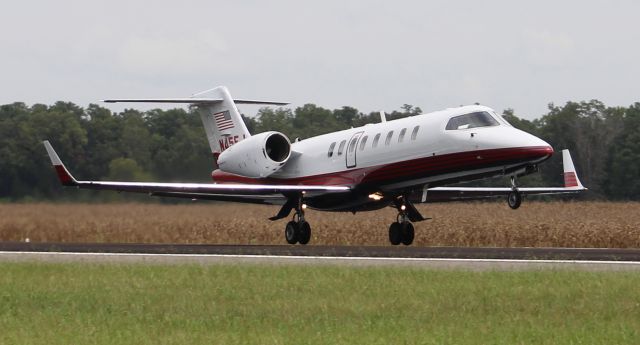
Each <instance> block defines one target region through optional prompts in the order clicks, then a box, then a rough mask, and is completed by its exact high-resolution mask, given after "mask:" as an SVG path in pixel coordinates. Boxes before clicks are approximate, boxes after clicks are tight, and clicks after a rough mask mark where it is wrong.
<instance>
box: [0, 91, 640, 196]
mask: <svg viewBox="0 0 640 345" xmlns="http://www.w3.org/2000/svg"><path fill="white" fill-rule="evenodd" d="M421 113H422V110H421V109H420V108H419V107H414V106H412V105H408V104H405V105H403V106H402V107H401V108H400V109H399V110H395V111H392V112H389V113H388V114H387V119H388V120H393V119H398V118H403V117H408V116H415V115H418V114H421ZM503 116H504V117H505V119H507V121H509V122H510V123H511V124H512V125H513V126H514V127H516V128H520V129H522V130H525V131H527V132H529V133H532V134H534V135H536V136H539V137H541V138H542V139H544V140H546V141H547V142H549V143H550V144H551V145H552V146H553V147H554V149H555V150H556V152H558V153H559V151H560V150H561V149H564V148H568V149H570V150H571V152H572V155H573V158H574V163H575V165H576V168H577V169H578V174H579V175H580V178H581V180H582V182H583V184H585V185H586V186H588V187H589V189H590V192H589V193H587V194H586V195H585V197H587V198H595V199H612V200H640V103H634V104H633V105H631V106H629V107H607V106H605V105H604V104H603V103H602V102H600V101H597V100H592V101H588V102H585V101H583V102H567V103H566V104H564V105H562V106H556V105H554V104H550V105H549V108H548V113H547V114H544V115H543V116H542V117H540V118H538V119H535V120H533V121H529V120H526V119H523V118H521V117H519V116H517V114H516V113H515V111H514V110H512V109H507V110H505V111H504V113H503ZM243 118H244V120H245V123H246V125H247V128H248V129H249V131H250V132H251V133H252V134H254V133H260V132H263V131H267V130H276V131H280V132H283V133H285V134H286V135H287V136H289V138H291V139H292V140H293V139H295V138H300V139H304V138H308V137H311V136H315V135H319V134H324V133H329V132H333V131H337V130H342V129H346V128H350V127H357V126H361V125H364V124H366V123H375V122H379V121H380V116H379V114H378V113H377V112H371V113H368V114H366V113H362V112H360V111H358V110H357V109H356V108H353V107H348V106H345V107H342V108H339V109H333V110H331V109H326V108H323V107H320V106H317V105H315V104H306V105H304V106H301V107H298V108H295V109H288V108H275V109H274V108H263V109H260V110H259V111H258V114H257V115H256V116H255V117H245V116H243ZM45 139H48V140H50V141H51V142H52V144H53V145H54V147H55V148H56V150H57V151H58V153H59V154H60V156H61V158H62V159H63V161H65V163H66V164H67V165H68V166H69V167H70V168H71V169H72V172H73V173H74V175H76V176H77V177H81V178H82V179H96V180H100V179H102V180H137V181H185V182H187V181H190V182H210V181H211V180H210V177H209V176H210V173H211V170H212V168H213V161H212V156H211V153H210V150H209V146H208V144H207V141H206V137H205V134H204V129H203V128H202V124H201V122H200V117H199V115H198V113H197V111H196V110H195V109H193V108H190V109H186V110H185V109H170V110H160V109H155V110H149V111H138V110H134V109H127V110H125V111H122V112H116V113H114V112H111V111H110V110H109V109H107V108H104V107H101V106H99V105H95V104H91V105H89V106H88V107H86V108H82V107H80V106H78V105H76V104H73V103H69V102H57V103H55V104H54V105H43V104H35V105H32V106H27V105H26V104H24V103H13V104H6V105H2V106H0V178H1V180H2V184H1V185H0V200H5V201H15V200H18V201H20V200H52V199H70V200H84V201H90V200H100V201H104V200H109V198H113V196H112V195H113V194H109V193H97V192H92V191H80V192H79V191H73V193H63V192H61V190H62V188H61V187H60V186H59V184H58V182H57V178H56V176H55V173H54V172H53V169H52V168H51V166H50V162H49V159H48V157H47V155H46V152H45V150H44V147H43V145H42V140H45ZM560 156H561V155H560V154H556V155H554V157H553V158H552V159H551V160H549V161H548V162H546V163H544V164H542V165H541V167H540V174H534V175H530V176H529V177H526V178H525V179H523V184H527V185H532V186H535V185H547V186H552V185H562V183H563V179H562V166H561V164H562V163H561V162H562V160H561V157H560ZM480 183H483V184H487V183H494V184H495V183H499V184H504V181H500V180H498V181H493V182H485V181H482V182H480ZM476 184H477V183H476ZM504 185H506V184H504Z"/></svg>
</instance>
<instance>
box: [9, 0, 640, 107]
mask: <svg viewBox="0 0 640 345" xmlns="http://www.w3.org/2000/svg"><path fill="white" fill-rule="evenodd" d="M639 14H640V2H639V1H631V0H630V1H584V0H583V1H557V0H556V1H527V2H523V1H364V0H357V1H346V0H343V1H333V0H324V1H287V0H283V1H175V0H172V1H164V0H156V1H133V0H127V1H120V0H108V1H90V0H83V1H64V0H61V1H29V0H23V1H15V2H6V3H5V4H4V5H3V6H2V14H1V20H0V47H2V48H1V49H0V75H1V76H2V78H1V81H0V104H6V103H12V102H15V101H23V102H26V103H28V104H33V103H36V102H37V103H46V104H51V103H53V102H55V101H57V100H65V101H72V102H75V103H77V104H79V105H81V106H87V105H88V104H89V103H92V102H93V103H95V102H96V101H97V100H99V99H102V98H107V97H172V96H173V97H182V96H188V95H190V94H191V93H195V92H197V91H201V90H204V89H208V88H211V87H214V86H217V85H227V86H228V87H229V88H230V91H231V93H232V95H233V96H234V97H237V98H255V99H265V100H275V101H290V102H292V104H293V106H300V105H302V104H305V103H315V104H318V105H320V106H323V107H328V108H337V107H341V106H343V105H350V106H354V107H356V108H358V109H360V110H361V111H364V112H369V111H374V110H387V111H391V110H394V109H399V107H400V106H401V105H402V104H404V103H409V104H413V105H416V106H420V107H421V108H422V109H423V110H424V111H425V112H426V111H434V110H438V109H442V108H446V107H451V106H458V105H461V104H470V103H474V102H480V103H482V104H485V105H488V106H490V107H493V108H494V109H496V110H498V111H502V110H503V109H504V108H514V109H515V110H516V114H517V115H519V116H522V117H525V118H535V117H539V116H541V115H543V114H544V113H546V110H547V104H548V103H549V102H554V103H556V104H564V102H566V101H568V100H575V101H579V100H590V99H594V98H595V99H599V100H601V101H603V102H605V104H607V105H612V106H613V105H623V106H627V105H629V104H631V103H633V102H636V101H640V67H639V66H640V25H639V24H638V16H639ZM105 106H106V105H105ZM108 107H110V108H111V109H114V110H120V108H119V106H113V105H108ZM243 110H244V109H243ZM245 111H246V112H248V113H251V112H252V111H254V110H252V109H246V110H245Z"/></svg>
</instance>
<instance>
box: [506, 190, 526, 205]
mask: <svg viewBox="0 0 640 345" xmlns="http://www.w3.org/2000/svg"><path fill="white" fill-rule="evenodd" d="M521 203H522V196H521V195H520V192H517V191H513V192H510V193H509V195H507V204H509V207H511V209H512V210H515V209H517V208H518V207H520V204H521Z"/></svg>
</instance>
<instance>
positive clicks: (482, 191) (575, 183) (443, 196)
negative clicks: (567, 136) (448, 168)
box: [412, 150, 587, 202]
mask: <svg viewBox="0 0 640 345" xmlns="http://www.w3.org/2000/svg"><path fill="white" fill-rule="evenodd" d="M562 165H563V168H564V187H518V188H517V190H518V192H519V193H520V194H522V195H542V194H569V193H579V192H582V191H585V190H587V188H585V187H584V186H583V185H582V183H581V182H580V179H579V178H578V175H577V174H576V168H575V166H574V165H573V160H572V159H571V154H570V153H569V150H562ZM513 191H514V189H513V188H510V187H497V188H492V187H435V188H426V189H424V190H423V191H422V195H420V196H417V195H415V194H414V197H413V198H412V199H414V200H415V202H436V201H453V200H474V199H476V200H477V199H487V198H494V197H503V196H507V195H508V194H509V193H511V192H513Z"/></svg>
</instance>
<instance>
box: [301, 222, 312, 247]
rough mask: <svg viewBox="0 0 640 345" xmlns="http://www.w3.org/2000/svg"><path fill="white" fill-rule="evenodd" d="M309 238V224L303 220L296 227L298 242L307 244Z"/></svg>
mask: <svg viewBox="0 0 640 345" xmlns="http://www.w3.org/2000/svg"><path fill="white" fill-rule="evenodd" d="M310 239H311V225H309V223H307V222H305V221H303V222H301V223H300V226H299V228H298V242H299V243H300V244H307V243H309V240H310Z"/></svg>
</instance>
